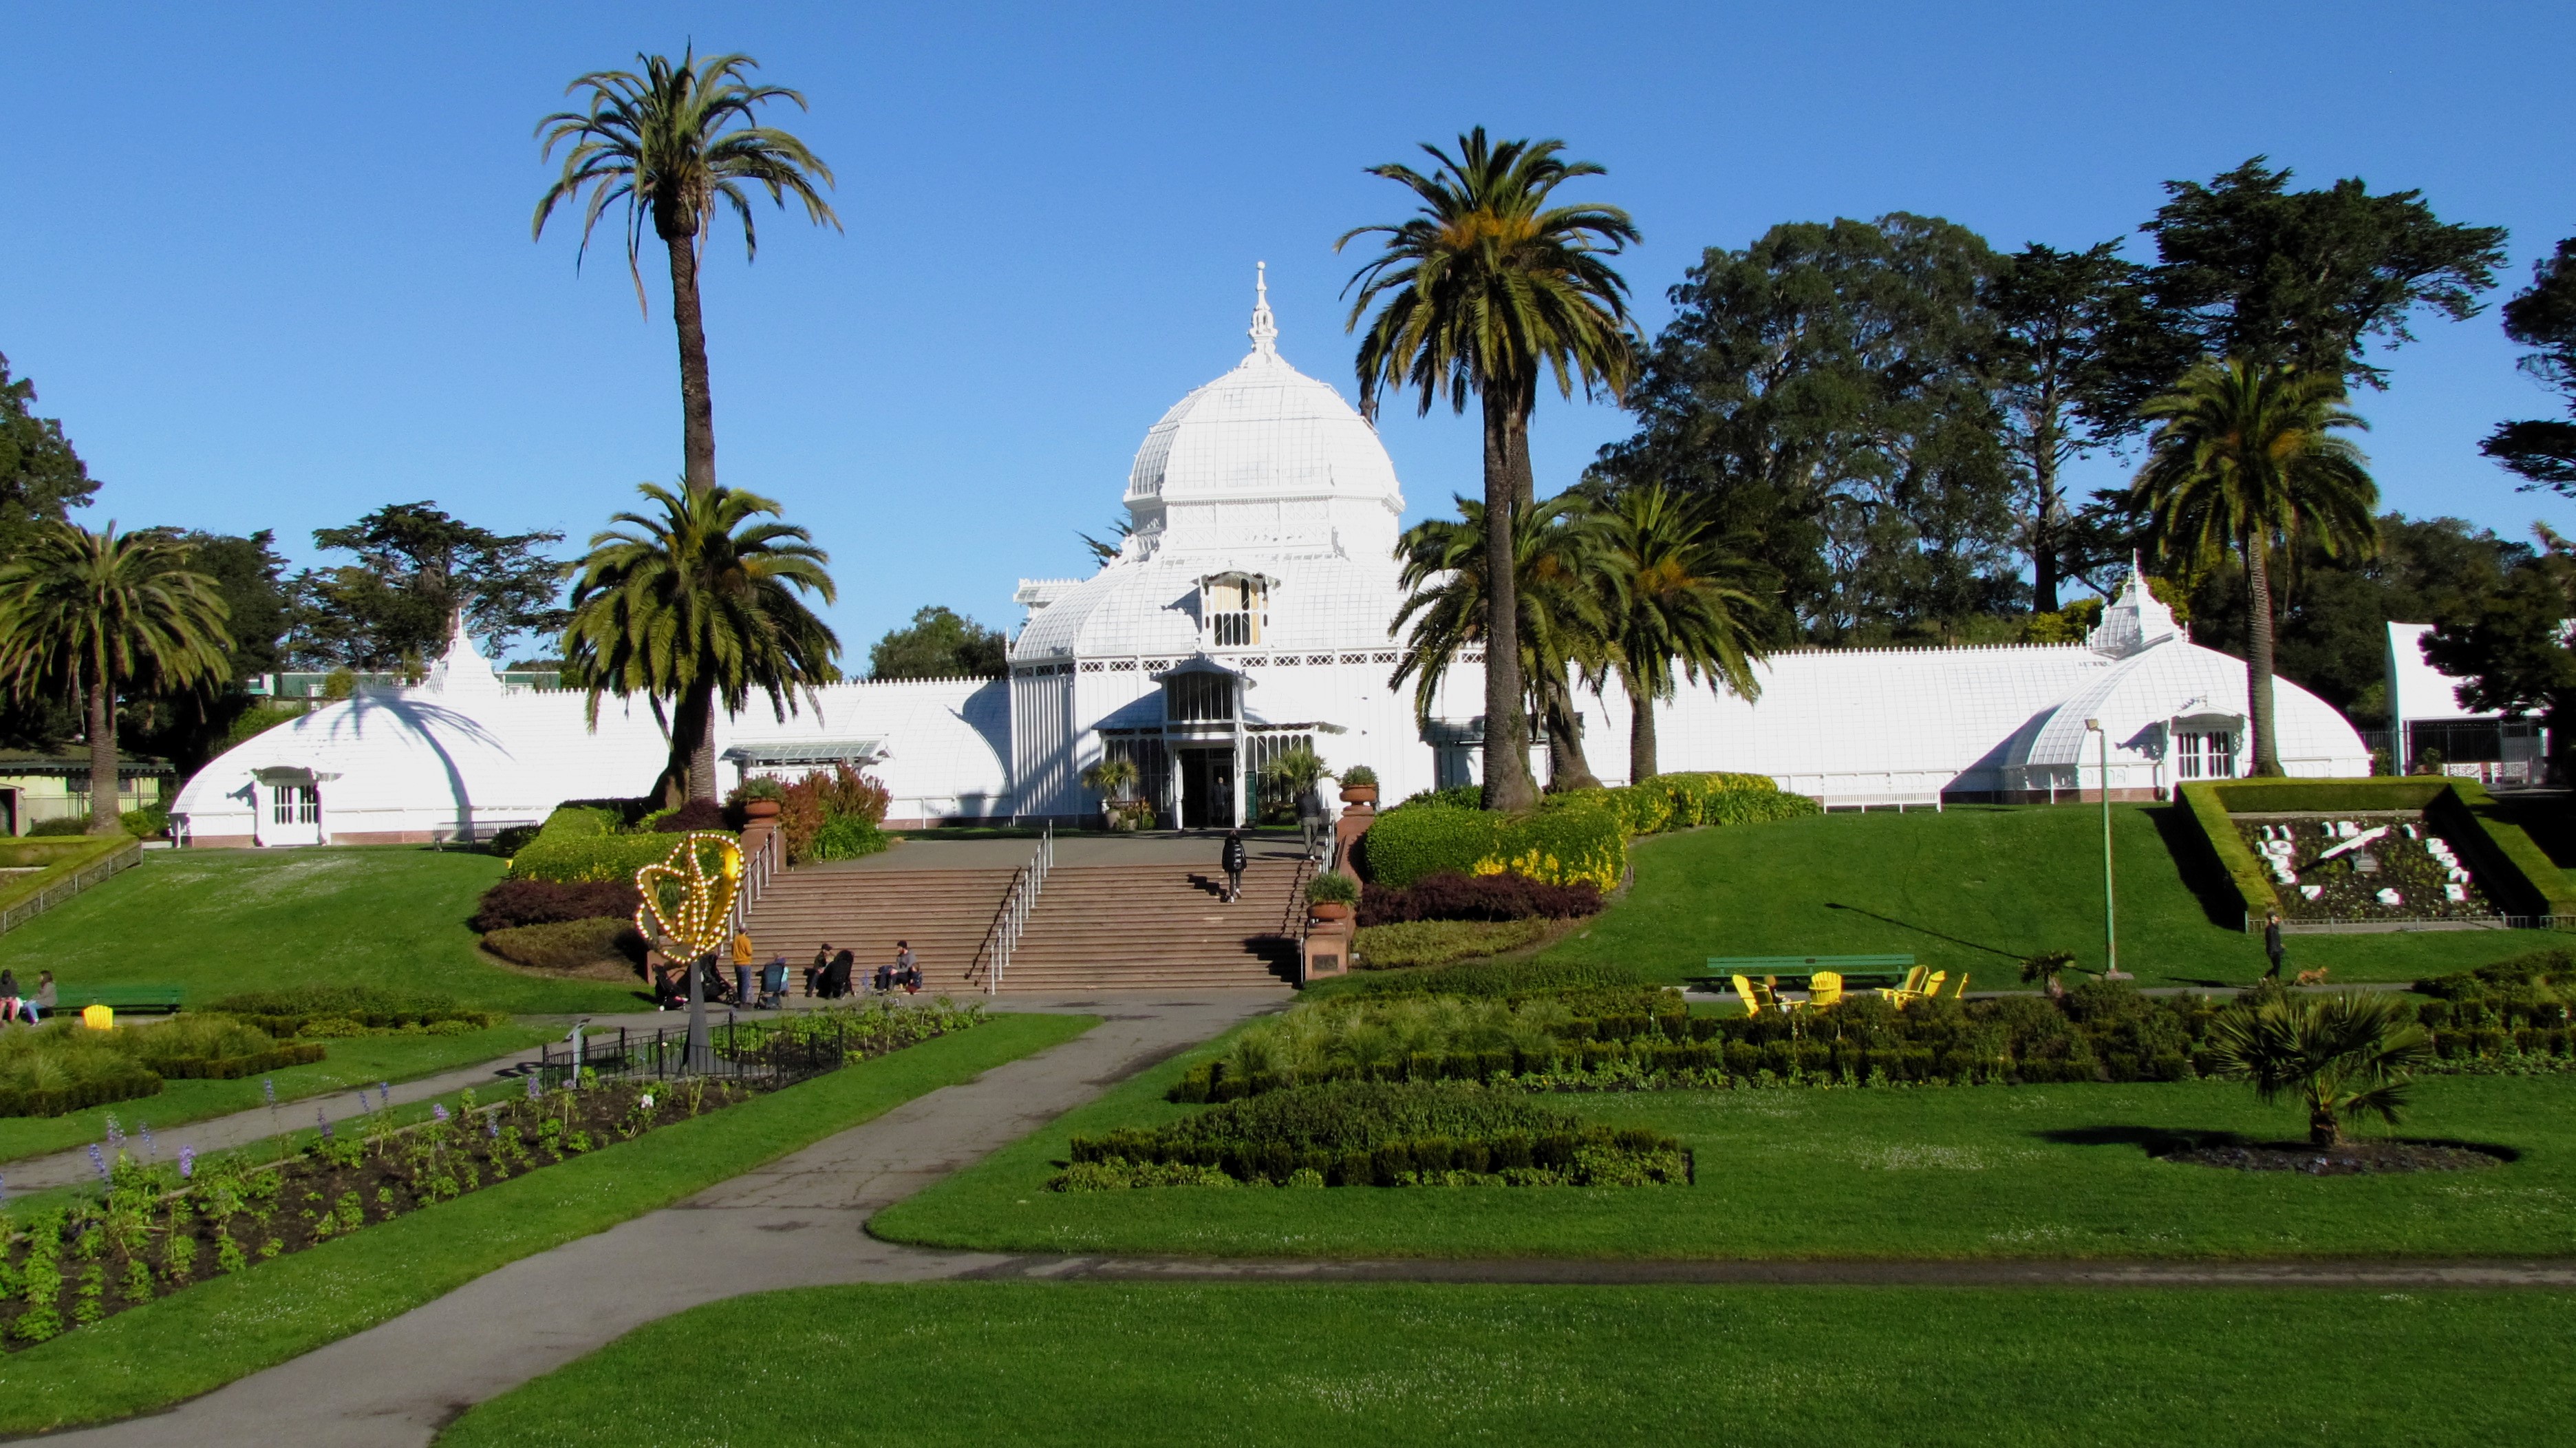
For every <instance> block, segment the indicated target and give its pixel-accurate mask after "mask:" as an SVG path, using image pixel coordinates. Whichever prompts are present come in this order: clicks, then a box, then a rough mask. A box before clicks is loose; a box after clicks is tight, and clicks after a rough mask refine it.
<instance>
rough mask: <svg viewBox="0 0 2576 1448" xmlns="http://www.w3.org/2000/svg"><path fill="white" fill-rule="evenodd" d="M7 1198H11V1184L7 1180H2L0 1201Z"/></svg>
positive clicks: (0, 1183)
mask: <svg viewBox="0 0 2576 1448" xmlns="http://www.w3.org/2000/svg"><path fill="white" fill-rule="evenodd" d="M7 1200H9V1184H8V1183H7V1182H0V1202H5V1201H7Z"/></svg>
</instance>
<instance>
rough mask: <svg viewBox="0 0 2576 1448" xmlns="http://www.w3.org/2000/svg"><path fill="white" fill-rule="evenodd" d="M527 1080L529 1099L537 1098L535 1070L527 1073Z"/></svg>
mask: <svg viewBox="0 0 2576 1448" xmlns="http://www.w3.org/2000/svg"><path fill="white" fill-rule="evenodd" d="M527 1082H528V1099H529V1100H531V1101H534V1100H536V1099H537V1073H536V1072H534V1071H531V1072H529V1073H528V1075H527Z"/></svg>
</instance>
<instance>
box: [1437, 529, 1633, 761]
mask: <svg viewBox="0 0 2576 1448" xmlns="http://www.w3.org/2000/svg"><path fill="white" fill-rule="evenodd" d="M1457 503H1458V512H1459V516H1458V517H1457V518H1454V519H1451V518H1434V519H1431V520H1429V521H1427V522H1423V523H1419V524H1416V525H1415V526H1414V527H1412V528H1410V529H1408V530H1407V531H1406V532H1405V535H1404V537H1403V539H1402V541H1401V542H1400V543H1399V544H1398V545H1397V549H1396V556H1397V557H1398V558H1400V559H1402V560H1403V562H1404V571H1403V573H1402V575H1401V578H1402V581H1403V583H1404V586H1405V587H1406V588H1408V589H1410V590H1412V592H1411V594H1410V596H1408V597H1407V598H1406V599H1405V601H1404V607H1403V608H1402V609H1400V610H1398V611H1397V613H1396V616H1395V622H1394V623H1392V624H1390V625H1389V626H1388V628H1387V632H1388V633H1389V634H1394V633H1396V632H1398V631H1400V630H1402V629H1403V628H1404V626H1405V625H1406V623H1408V622H1410V623H1411V624H1412V625H1413V628H1412V632H1411V634H1410V635H1408V636H1407V638H1406V640H1405V649H1404V658H1403V661H1402V662H1401V663H1399V664H1398V665H1397V666H1396V670H1395V674H1394V676H1393V677H1392V678H1390V679H1388V680H1387V687H1389V688H1402V687H1403V686H1404V682H1405V680H1407V679H1411V680H1412V681H1413V712H1414V716H1415V718H1416V719H1417V720H1419V721H1421V722H1424V723H1428V722H1429V721H1430V718H1431V710H1432V706H1433V702H1434V700H1435V699H1436V698H1437V697H1438V694H1439V689H1440V681H1441V679H1442V678H1444V677H1446V676H1447V674H1448V672H1449V669H1450V666H1451V665H1452V664H1454V663H1456V662H1457V659H1458V656H1459V654H1460V653H1461V652H1462V651H1463V650H1465V649H1467V648H1469V647H1472V646H1474V645H1477V644H1483V645H1484V646H1485V673H1486V677H1487V678H1488V679H1491V678H1492V677H1493V669H1494V656H1495V645H1494V642H1493V640H1492V638H1491V637H1490V636H1489V635H1490V630H1488V629H1487V628H1486V625H1485V620H1486V617H1487V615H1486V609H1487V607H1488V606H1489V604H1490V601H1491V599H1492V596H1493V591H1492V590H1491V589H1490V588H1488V587H1487V586H1486V582H1485V545H1486V539H1487V531H1486V527H1485V520H1486V517H1487V512H1486V509H1485V505H1484V504H1482V503H1479V502H1476V501H1474V500H1473V499H1469V498H1459V499H1458V500H1457ZM1515 521H1516V523H1517V525H1518V526H1517V528H1516V530H1515V531H1516V534H1517V537H1516V539H1515V544H1514V548H1513V555H1514V572H1515V574H1516V575H1517V577H1516V580H1515V586H1514V587H1513V589H1512V594H1511V596H1512V601H1513V603H1514V604H1515V606H1517V607H1518V608H1519V610H1520V619H1519V624H1520V626H1519V627H1518V628H1517V629H1515V630H1513V640H1514V642H1515V644H1516V645H1517V646H1518V652H1519V655H1520V658H1519V664H1520V668H1519V670H1518V671H1517V672H1518V677H1520V678H1521V679H1522V680H1524V681H1525V682H1526V684H1527V685H1528V689H1529V698H1528V699H1526V700H1515V701H1514V704H1513V708H1514V709H1515V711H1518V710H1521V709H1524V708H1526V707H1528V706H1530V705H1533V704H1534V705H1535V706H1536V707H1537V710H1538V715H1539V719H1540V722H1541V724H1542V726H1543V727H1544V728H1545V729H1546V731H1547V737H1548V749H1549V754H1550V758H1551V759H1552V761H1553V767H1552V769H1551V771H1550V773H1551V778H1550V780H1549V787H1550V788H1552V789H1582V788H1587V787H1590V786H1593V785H1597V784H1599V783H1600V782H1601V781H1600V780H1599V779H1598V778H1596V777H1595V776H1594V775H1593V773H1592V766H1591V763H1590V761H1588V760H1587V759H1586V758H1585V757H1584V754H1583V737H1582V734H1581V732H1580V731H1579V730H1578V729H1577V728H1576V724H1575V720H1576V713H1575V707H1574V694H1573V686H1572V682H1571V678H1572V676H1573V675H1574V674H1576V673H1581V674H1582V675H1584V676H1585V677H1586V679H1587V680H1588V681H1590V682H1592V683H1594V684H1595V685H1597V684H1598V683H1599V682H1600V679H1601V678H1602V676H1603V675H1604V673H1605V672H1606V671H1607V668H1608V665H1609V650H1608V639H1609V631H1608V630H1609V624H1610V618H1611V612H1610V610H1609V608H1608V607H1606V606H1605V600H1606V599H1607V598H1608V597H1609V596H1610V595H1611V593H1612V592H1613V590H1614V589H1615V583H1614V581H1613V580H1612V579H1611V578H1610V576H1609V575H1608V574H1607V573H1606V572H1605V571H1604V569H1603V567H1602V556H1601V549H1600V547H1599V546H1598V544H1597V542H1596V541H1595V534H1594V526H1593V520H1592V516H1591V507H1590V505H1589V504H1588V503H1587V502H1585V500H1583V499H1582V498H1580V497H1577V496H1574V495H1572V494H1564V495H1560V496H1558V497H1554V498H1550V499H1549V500H1548V501H1547V502H1545V503H1543V504H1540V505H1537V506H1535V507H1531V508H1525V509H1522V510H1520V511H1519V512H1518V513H1517V515H1516V518H1515ZM1486 707H1487V708H1489V709H1490V708H1491V707H1492V704H1491V701H1490V700H1488V703H1487V706H1486ZM1485 737H1486V741H1487V747H1488V748H1491V747H1492V739H1493V732H1492V729H1491V727H1490V722H1489V725H1488V728H1487V730H1486V735H1485ZM1492 773H1493V766H1492V761H1491V759H1490V758H1489V759H1488V760H1487V763H1486V775H1487V778H1488V779H1490V778H1492Z"/></svg>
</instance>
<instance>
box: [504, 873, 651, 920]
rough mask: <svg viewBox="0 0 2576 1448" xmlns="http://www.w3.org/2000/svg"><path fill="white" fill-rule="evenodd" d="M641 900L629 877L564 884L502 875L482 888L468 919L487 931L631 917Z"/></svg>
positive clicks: (632, 917) (633, 916) (642, 901)
mask: <svg viewBox="0 0 2576 1448" xmlns="http://www.w3.org/2000/svg"><path fill="white" fill-rule="evenodd" d="M643 903H644V897H643V896H642V895H640V894H638V893H637V892H636V889H635V882H634V881H633V880H632V879H626V880H588V881H583V882H582V883H579V884H565V883H563V882H562V881H558V880H516V879H505V880H502V881H501V882H500V883H499V884H496V885H494V886H493V887H492V888H491V889H489V890H486V891H484V892H483V899H482V901H481V903H480V905H479V906H478V907H477V908H476V910H475V912H474V918H473V919H472V920H471V921H468V922H467V923H468V924H470V925H471V926H473V928H474V929H475V930H476V931H477V932H490V931H494V930H508V929H511V928H512V927H514V926H520V925H553V924H556V923H558V922H561V921H566V920H597V919H600V918H601V917H603V916H612V915H613V916H616V917H618V918H620V919H625V920H632V919H634V918H635V911H636V907H638V906H640V905H642V904H643Z"/></svg>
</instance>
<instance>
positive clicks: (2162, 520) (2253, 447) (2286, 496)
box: [2129, 358, 2379, 775]
mask: <svg viewBox="0 0 2576 1448" xmlns="http://www.w3.org/2000/svg"><path fill="white" fill-rule="evenodd" d="M2343 402H2344V390H2343V379H2342V378H2341V377H2339V376H2337V375H2335V374H2333V373H2331V372H2298V371H2294V370H2292V369H2290V368H2287V367H2276V366H2271V365H2268V364H2265V363H2259V362H2247V361H2243V360H2241V359H2236V358H2230V359H2228V360H2226V361H2223V362H2222V361H2219V360H2217V359H2214V358H2213V359H2210V360H2208V361H2204V362H2202V363H2201V364H2200V365H2198V366H2196V367H2194V368H2193V369H2192V370H2191V371H2189V372H2187V373H2185V374H2183V377H2182V380H2181V381H2179V382H2177V383H2175V384H2174V388H2173V390H2172V391H2171V392H2168V393H2166V394H2164V395H2163V396H2161V397H2156V398H2153V399H2150V400H2149V401H2148V402H2147V403H2146V405H2145V406H2143V407H2141V408H2139V409H2138V415H2139V416H2140V417H2142V418H2145V419H2147V420H2148V421H2151V422H2154V423H2156V424H2157V427H2156V431H2155V434H2154V436H2153V437H2151V438H2150V439H2149V440H2148V445H2147V461H2146V465H2145V466H2144V467H2142V468H2140V469H2139V470H2138V476H2137V480H2136V481H2135V482H2134V483H2132V484H2131V485H2130V488H2129V500H2130V502H2131V504H2132V505H2133V506H2136V507H2141V508H2144V509H2146V510H2148V512H2149V516H2150V518H2151V526H2152V529H2153V532H2154V535H2155V539H2156V548H2157V551H2158V552H2159V553H2160V554H2162V555H2164V556H2166V557H2168V558H2179V559H2182V560H2184V561H2186V562H2188V563H2196V564H2197V563H2207V562H2209V561H2212V560H2215V559H2217V558H2219V557H2221V556H2223V555H2224V554H2225V553H2226V552H2227V551H2228V550H2229V549H2231V548H2232V549H2234V550H2235V551H2236V552H2237V554H2238V555H2239V556H2240V557H2242V558H2243V559H2244V561H2245V602H2246V649H2245V683H2246V694H2247V702H2248V706H2249V712H2250V713H2251V714H2252V716H2253V731H2254V772H2255V773H2256V774H2267V775H2276V774H2279V773H2280V772H2281V752H2280V741H2279V740H2278V739H2277V738H2276V737H2275V736H2274V731H2273V727H2272V575H2271V560H2272V558H2273V557H2274V556H2275V555H2278V556H2282V557H2287V556H2289V554H2290V549H2291V546H2292V544H2293V543H2294V542H2296V541H2297V540H2298V539H2300V538H2302V537H2305V538H2306V539H2308V540H2309V541H2312V542H2314V543H2315V544H2316V545H2317V546H2318V547H2319V548H2320V549H2322V550H2323V551H2324V552H2325V553H2326V554H2327V555H2328V556H2329V557H2336V556H2341V555H2342V554H2343V553H2345V552H2346V551H2350V552H2353V553H2356V554H2359V555H2361V556H2363V557H2367V556H2369V555H2370V554H2371V553H2372V552H2374V551H2375V550H2376V549H2377V547H2378V543H2379V525H2378V523H2377V522H2376V520H2375V519H2374V517H2373V515H2374V514H2375V513H2376V512H2377V510H2378V507H2379V485H2378V484H2377V483H2374V482H2372V481H2371V477H2370V473H2369V471H2368V468H2367V463H2368V461H2369V460H2368V459H2367V458H2365V457H2363V456H2362V453H2361V449H2360V448H2358V447H2356V446H2354V445H2353V443H2352V441H2351V440H2350V439H2349V438H2344V437H2339V436H2336V434H2337V433H2338V432H2339V431H2341V430H2343V429H2347V428H2363V427H2366V426H2368V424H2366V423H2364V422H2363V421H2362V420H2361V418H2360V417H2358V416H2356V415H2355V414H2354V413H2352V412H2351V411H2350V410H2348V409H2347V408H2345V407H2344V405H2343Z"/></svg>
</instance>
